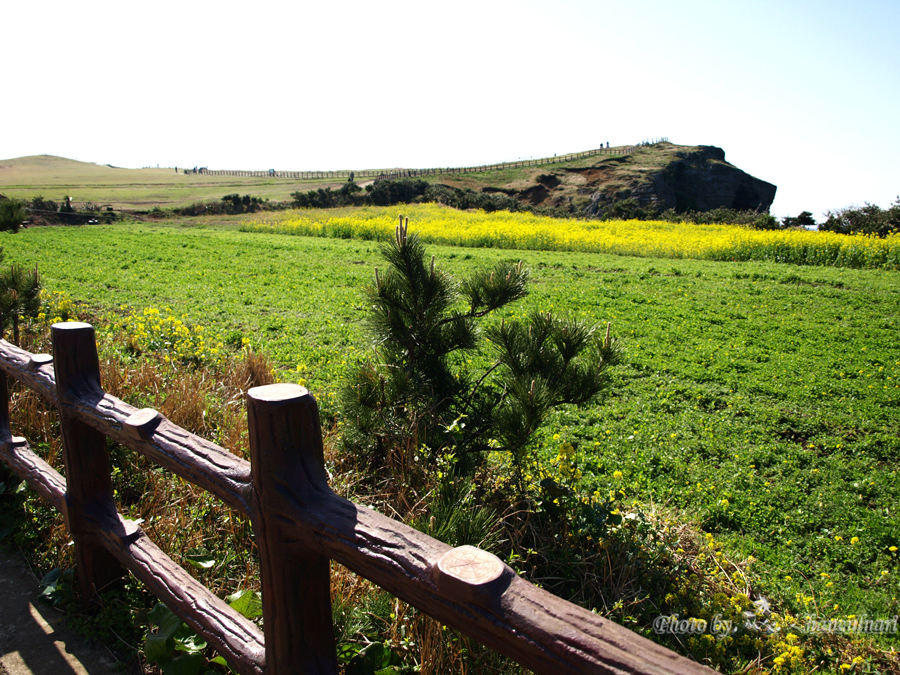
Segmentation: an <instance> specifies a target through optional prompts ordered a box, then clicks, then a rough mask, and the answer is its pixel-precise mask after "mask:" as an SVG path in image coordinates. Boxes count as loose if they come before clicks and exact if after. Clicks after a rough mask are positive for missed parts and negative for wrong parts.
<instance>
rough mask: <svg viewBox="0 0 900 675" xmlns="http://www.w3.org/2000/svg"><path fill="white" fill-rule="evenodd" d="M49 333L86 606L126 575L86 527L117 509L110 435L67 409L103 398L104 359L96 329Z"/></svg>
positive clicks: (62, 328)
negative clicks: (95, 514) (98, 513)
mask: <svg viewBox="0 0 900 675" xmlns="http://www.w3.org/2000/svg"><path fill="white" fill-rule="evenodd" d="M50 333H51V337H52V340H53V366H54V371H55V374H56V381H57V383H58V386H57V390H56V394H57V401H58V404H59V405H58V408H59V427H60V434H61V435H62V444H63V457H64V461H65V465H66V509H65V511H64V514H65V517H66V527H67V528H68V530H69V532H71V533H72V534H73V535H74V539H75V561H76V567H77V572H78V585H79V587H80V588H81V599H82V601H83V602H84V603H85V605H88V604H89V603H90V601H91V600H92V599H93V597H94V596H95V595H97V594H99V593H100V592H101V591H103V590H105V589H106V588H109V587H110V586H112V585H113V584H115V583H116V582H117V581H118V580H119V579H120V578H121V576H122V574H123V569H122V566H121V565H120V564H119V562H118V561H117V560H116V559H115V557H114V556H112V555H111V554H110V552H109V551H108V550H106V548H104V547H103V546H100V545H99V544H98V543H97V542H96V541H95V540H94V537H93V536H91V534H92V533H91V532H90V530H89V528H88V525H87V515H86V514H87V512H89V511H95V510H108V511H111V512H115V510H116V504H115V500H114V498H113V488H112V478H111V472H110V467H109V455H108V453H107V451H106V436H104V435H103V434H102V433H101V432H99V431H97V430H96V429H94V428H93V427H90V426H88V425H87V424H85V423H84V421H83V420H82V419H81V417H80V416H79V415H77V414H74V413H73V412H72V411H71V409H70V408H69V407H67V406H66V405H65V404H66V403H68V402H71V401H72V400H77V399H78V398H79V397H82V396H84V397H91V398H94V397H96V396H98V395H102V390H101V389H100V361H99V359H98V357H97V344H96V340H95V336H94V328H93V326H91V325H89V324H86V323H76V322H73V323H63V324H54V325H53V326H52V327H51V329H50ZM32 361H33V359H32ZM31 370H36V369H35V368H31Z"/></svg>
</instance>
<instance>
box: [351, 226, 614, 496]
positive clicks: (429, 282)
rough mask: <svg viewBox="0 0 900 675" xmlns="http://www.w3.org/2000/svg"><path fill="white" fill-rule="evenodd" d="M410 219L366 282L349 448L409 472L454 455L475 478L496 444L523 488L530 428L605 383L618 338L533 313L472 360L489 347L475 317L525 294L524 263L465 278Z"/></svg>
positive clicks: (429, 468) (507, 324)
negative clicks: (367, 335) (366, 354)
mask: <svg viewBox="0 0 900 675" xmlns="http://www.w3.org/2000/svg"><path fill="white" fill-rule="evenodd" d="M408 227H409V219H407V220H406V224H405V225H404V223H403V222H402V217H401V222H400V224H399V225H398V226H397V230H396V236H395V237H394V239H393V240H392V241H391V242H390V244H389V245H388V246H386V247H385V248H384V249H383V251H382V253H383V255H384V258H385V261H386V262H387V264H388V266H387V270H386V271H384V272H382V273H381V274H379V273H378V268H376V272H375V284H374V286H370V287H369V289H368V296H369V302H370V303H371V307H372V311H371V312H370V314H369V325H370V327H371V331H372V342H373V344H374V355H373V356H374V358H373V359H371V360H366V361H363V362H362V363H360V364H359V365H358V367H357V369H356V370H355V371H354V373H353V375H352V377H351V379H350V382H349V384H348V386H347V389H346V393H345V401H346V406H345V410H344V418H345V419H346V421H347V426H346V428H345V438H346V439H347V441H348V444H347V445H348V447H349V448H350V449H351V450H352V451H354V452H356V453H363V454H364V456H365V459H366V462H365V463H366V464H368V465H369V466H372V465H373V464H374V465H375V466H374V467H373V468H375V469H377V468H378V467H380V466H384V465H388V466H390V464H391V459H390V458H391V457H392V456H393V457H397V458H400V459H399V462H400V463H401V464H402V465H403V466H401V467H400V470H399V471H396V470H395V472H398V473H400V474H401V475H411V474H412V473H413V469H414V468H415V464H420V466H422V468H424V470H425V472H426V473H427V474H431V473H432V472H433V471H434V468H435V465H436V464H437V463H438V461H439V460H440V459H441V458H443V457H445V456H446V455H447V454H448V453H452V454H453V455H454V456H455V457H456V458H457V459H461V460H463V461H461V462H460V467H458V468H459V469H461V470H462V472H463V473H465V474H471V473H473V472H474V468H475V467H476V466H478V465H480V464H483V459H484V457H485V456H486V453H487V452H488V451H489V450H491V449H492V448H493V449H494V450H495V451H499V452H507V453H511V454H512V458H513V462H514V465H515V468H516V476H515V477H516V483H517V487H519V488H520V489H521V488H522V487H523V485H524V484H523V482H522V466H523V464H524V463H525V462H526V461H527V456H526V450H527V448H528V445H529V442H530V441H531V438H532V436H533V435H534V433H535V432H536V431H537V429H538V428H539V427H540V426H541V424H543V422H544V421H545V420H546V418H547V416H548V414H549V413H550V412H551V411H552V410H553V409H554V408H556V407H558V406H561V405H564V404H571V403H575V404H585V403H587V402H588V401H590V400H591V399H592V398H594V397H595V396H596V395H597V394H598V393H599V392H600V391H602V390H603V388H604V386H605V385H606V384H607V383H608V379H607V373H606V369H607V367H608V366H610V365H613V364H614V363H615V362H616V361H617V359H618V357H619V354H620V353H619V351H618V348H617V344H616V343H615V341H613V340H612V339H611V337H610V336H609V334H608V333H607V335H606V337H605V339H602V338H600V336H599V335H595V332H594V329H593V328H590V327H588V326H585V325H583V324H582V323H580V322H578V321H575V320H569V319H566V318H558V317H554V316H553V313H552V312H546V313H538V312H535V313H534V314H532V315H531V316H530V317H529V318H528V320H527V321H517V320H511V321H503V322H501V323H500V325H499V326H496V325H495V326H493V327H492V329H491V330H489V331H488V332H487V335H486V337H487V340H488V341H489V342H490V343H491V347H492V350H490V351H492V352H493V354H491V355H492V356H493V360H494V363H493V364H491V365H490V367H488V368H487V369H486V370H485V371H483V372H479V371H477V370H476V369H474V368H472V367H470V366H469V365H468V364H471V360H472V356H473V355H476V354H478V351H479V348H480V347H482V345H481V344H480V342H481V340H480V337H481V333H482V332H483V331H481V330H480V329H479V325H480V324H481V322H482V321H486V317H488V316H490V315H491V314H493V313H494V312H497V311H498V310H500V309H502V308H504V307H507V306H508V305H511V304H512V303H515V302H516V301H518V300H521V299H522V298H524V297H525V295H526V294H527V288H526V284H527V279H528V271H527V270H526V269H525V268H524V267H523V266H522V264H521V263H518V264H512V263H505V262H501V263H498V264H496V265H494V266H493V267H492V268H485V269H482V270H479V271H477V272H476V273H475V274H473V275H471V276H469V277H468V278H467V279H465V281H463V282H462V283H461V284H458V282H456V281H455V280H454V279H453V277H452V276H450V275H449V274H447V273H446V272H445V271H444V270H443V269H442V267H441V266H439V265H437V264H436V263H435V258H434V256H432V258H431V264H430V265H429V264H428V263H427V261H426V252H425V247H424V245H423V244H422V243H421V242H420V241H419V238H418V237H417V236H416V235H415V234H411V235H408ZM460 305H462V306H460ZM482 348H483V347H482ZM483 351H487V350H483ZM351 432H352V433H351ZM420 454H422V455H425V456H424V457H422V458H421V459H420V461H419V462H414V461H413V460H412V458H413V457H414V456H416V455H420ZM426 482H429V481H426ZM441 487H443V486H441V485H439V486H438V489H440V488H441Z"/></svg>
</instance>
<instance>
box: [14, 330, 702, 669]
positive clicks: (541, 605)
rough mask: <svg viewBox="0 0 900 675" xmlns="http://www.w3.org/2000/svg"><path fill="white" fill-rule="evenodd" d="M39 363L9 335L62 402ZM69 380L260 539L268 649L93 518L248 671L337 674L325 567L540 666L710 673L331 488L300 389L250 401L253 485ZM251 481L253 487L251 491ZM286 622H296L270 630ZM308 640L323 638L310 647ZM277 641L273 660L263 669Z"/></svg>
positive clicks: (175, 431)
mask: <svg viewBox="0 0 900 675" xmlns="http://www.w3.org/2000/svg"><path fill="white" fill-rule="evenodd" d="M31 356H32V355H30V354H28V353H27V352H24V351H23V350H19V349H18V348H15V347H13V346H12V345H9V344H8V343H5V342H3V341H0V369H2V370H5V371H7V372H9V373H10V374H12V375H14V376H15V377H17V378H18V379H20V380H22V381H23V382H25V383H26V385H28V386H31V387H32V388H34V389H36V390H37V391H39V392H41V393H42V394H44V395H45V396H47V397H48V398H50V399H51V400H53V399H54V398H55V394H56V388H57V387H56V380H55V379H54V377H53V374H52V372H50V370H49V369H50V366H49V365H48V364H46V363H42V361H45V359H37V360H35V359H32V358H31ZM66 382H78V383H80V384H78V386H74V387H73V386H72V385H71V384H67V385H66V386H67V390H68V392H69V394H68V397H67V400H66V402H65V403H63V404H61V406H60V407H61V411H62V410H65V415H72V416H76V417H78V418H79V419H81V420H83V421H85V422H87V424H88V425H89V426H90V427H92V428H93V429H95V430H96V431H100V432H103V433H106V434H108V435H109V436H110V437H112V438H114V439H115V440H118V441H119V442H121V443H123V444H125V445H127V446H129V447H132V448H135V449H138V450H141V451H142V452H144V453H145V454H147V455H148V456H149V457H151V458H153V459H155V460H156V461H158V463H160V464H161V465H163V466H165V467H167V468H170V469H171V470H173V471H174V472H176V473H178V474H179V475H182V476H184V477H185V478H188V479H189V480H192V482H195V483H196V484H197V485H200V486H201V487H206V488H207V489H209V490H210V491H211V492H213V493H215V494H218V495H219V496H220V497H222V498H223V500H224V501H226V502H227V503H229V504H231V505H232V506H235V507H236V508H239V509H240V510H242V511H243V512H244V513H250V514H251V517H252V518H253V521H254V529H255V531H256V536H257V542H258V543H259V545H260V554H261V564H262V568H263V572H262V575H263V589H264V611H267V612H268V614H267V616H266V626H267V628H268V629H269V630H271V631H273V632H272V633H271V634H270V636H269V639H268V640H266V641H264V640H263V638H262V636H261V635H260V634H259V631H258V630H257V629H256V628H255V626H253V624H252V623H250V622H248V621H246V620H245V619H243V617H240V616H239V615H237V614H236V613H235V612H233V610H231V609H230V608H228V607H227V605H225V603H223V602H222V601H221V600H218V599H216V598H214V596H212V597H211V594H210V593H209V591H207V590H206V589H205V588H203V587H202V586H201V585H200V584H199V583H197V582H196V581H195V580H193V578H192V577H190V575H188V574H187V573H186V572H185V571H184V570H182V569H181V568H180V567H178V566H177V565H175V563H174V562H172V561H171V560H170V559H168V558H167V557H166V556H165V555H164V554H163V553H162V552H161V551H160V550H159V549H158V548H156V547H155V546H154V545H153V544H152V542H150V541H149V540H148V539H147V537H146V535H144V533H143V532H142V531H141V530H140V528H139V527H137V526H136V525H135V524H134V523H131V522H130V521H125V520H124V519H122V517H121V516H119V515H118V514H116V513H115V511H114V510H110V509H109V506H108V505H107V504H105V503H104V502H103V501H102V500H100V501H96V502H93V503H92V504H91V505H90V508H86V509H82V530H83V532H84V534H83V535H82V538H87V539H89V540H94V541H96V542H97V543H102V544H103V546H104V547H105V548H106V549H108V550H109V551H111V552H112V554H113V556H114V557H115V558H116V559H118V560H119V561H121V562H122V564H124V565H125V566H127V567H128V568H129V569H131V570H132V572H133V573H134V574H135V575H136V576H138V577H139V578H141V579H142V580H143V581H144V582H145V583H147V584H148V586H149V587H150V588H151V589H152V590H153V591H154V593H156V594H157V596H158V597H159V598H160V599H161V600H163V602H165V603H166V604H167V605H168V606H170V607H171V608H172V610H173V611H175V612H176V613H177V614H178V615H179V616H181V617H182V618H183V619H184V620H185V621H186V622H188V623H189V624H190V625H191V626H192V627H194V629H195V630H198V631H199V632H201V633H202V634H204V635H205V636H206V637H207V638H208V639H209V640H210V643H211V644H213V645H214V647H215V648H216V649H217V650H218V651H220V653H222V654H223V655H224V656H225V657H226V658H227V659H228V660H229V662H231V663H233V664H235V668H236V669H237V670H238V672H240V673H242V675H243V674H246V675H251V674H252V675H263V673H267V674H269V675H276V674H277V675H282V674H283V673H286V672H287V673H294V672H315V673H319V672H323V673H333V672H334V670H332V668H333V661H332V659H333V658H334V657H333V641H332V638H331V635H332V633H331V631H332V628H331V620H330V613H326V612H325V611H324V610H323V607H324V604H323V603H322V602H321V598H323V597H325V596H327V591H328V579H327V560H328V559H329V558H330V559H333V560H336V561H337V562H339V563H341V564H343V565H344V566H346V567H348V568H349V569H351V570H353V571H355V572H357V573H358V574H360V575H362V576H364V577H366V578H368V579H370V580H372V581H373V582H375V583H376V584H378V585H379V586H381V587H382V588H384V589H385V590H387V591H388V592H390V593H392V594H393V595H395V596H397V597H398V598H400V599H402V600H404V601H406V602H408V603H410V604H411V605H413V606H415V607H417V608H418V609H420V610H422V611H423V612H425V613H427V614H429V615H431V616H432V617H434V618H436V619H438V620H439V621H441V622H443V623H445V624H446V625H448V626H451V627H453V628H456V629H458V630H460V631H461V632H463V633H465V634H467V635H469V636H471V637H473V638H474V639H476V640H478V641H480V642H482V643H483V644H485V645H487V646H488V647H490V648H493V649H495V650H496V651H498V652H500V653H503V654H506V655H507V656H509V657H511V658H513V659H515V660H516V661H518V662H520V663H522V664H523V665H525V666H526V667H528V668H530V669H531V670H533V671H534V672H536V673H546V674H547V675H564V674H573V675H574V674H576V673H577V674H582V675H587V674H588V673H591V674H594V673H648V674H650V673H653V674H660V673H697V674H699V673H710V672H712V671H710V670H709V669H707V668H705V667H703V666H701V665H699V664H697V663H695V662H693V661H691V660H689V659H686V658H684V657H682V656H679V655H677V654H675V653H674V652H672V651H670V650H668V649H666V648H664V647H662V646H660V645H657V644H656V643H653V642H651V641H649V640H646V639H644V638H642V637H640V636H638V635H636V634H635V633H633V632H631V631H629V630H628V629H626V628H624V627H622V626H620V625H618V624H615V623H613V622H611V621H608V620H606V619H603V618H602V617H600V616H598V615H596V614H593V613H591V612H589V611H587V610H585V609H582V608H580V607H578V606H576V605H573V604H571V603H568V602H566V601H564V600H561V599H560V598H557V597H556V596H553V595H552V594H550V593H547V592H546V591H543V590H541V589H538V588H536V587H535V586H533V585H532V584H529V583H528V582H527V581H525V580H523V579H521V578H520V577H518V576H517V575H516V574H515V573H514V572H513V570H512V569H510V568H509V567H508V566H507V565H505V564H504V563H503V562H502V561H500V560H499V559H497V558H495V557H493V556H491V555H490V554H485V553H484V552H479V551H477V550H470V547H460V548H459V549H451V547H449V546H448V545H446V544H444V543H442V542H440V541H437V540H435V539H432V538H431V537H428V536H427V535H424V534H422V533H421V532H418V531H417V530H414V529H413V528H411V527H408V526H406V525H404V524H403V523H399V522H397V521H394V520H392V519H390V518H388V517H387V516H384V515H382V514H379V513H377V512H375V511H374V510H372V509H369V508H366V507H363V506H359V505H356V504H354V503H352V502H350V501H348V500H345V499H342V498H340V497H338V496H337V495H335V494H334V493H333V492H332V491H331V490H330V488H329V487H328V485H327V476H326V473H325V471H324V467H323V464H322V446H321V430H320V428H319V420H318V411H317V408H316V404H315V399H313V397H312V396H310V395H309V394H308V393H307V392H305V391H302V392H301V391H298V390H299V389H301V388H299V387H296V385H287V386H285V385H276V386H274V387H272V388H265V387H264V388H258V390H256V391H254V392H253V396H251V397H250V399H252V401H253V403H251V404H250V408H251V410H252V411H253V412H251V415H250V430H251V431H250V433H251V438H254V439H255V440H253V441H252V443H253V445H254V446H255V447H256V452H255V453H254V455H253V460H254V462H253V464H254V466H253V467H252V468H253V470H254V474H253V480H251V466H250V464H249V463H247V462H245V461H244V460H240V459H239V458H237V457H234V456H233V455H231V454H230V453H228V452H227V451H225V450H223V449H222V448H219V447H218V446H215V445H214V444H211V443H208V442H206V441H201V439H198V438H196V437H195V436H192V435H191V434H189V433H188V432H186V431H184V430H183V429H180V428H179V427H177V426H175V425H173V424H171V423H170V422H168V421H167V420H165V419H164V418H162V417H161V416H160V415H158V413H155V411H138V410H137V409H135V408H134V407H132V406H128V405H127V404H124V403H123V402H122V401H119V400H118V399H116V398H114V397H112V396H109V395H107V394H104V393H103V392H102V390H101V389H100V388H99V381H98V382H97V385H96V387H94V386H93V384H92V382H91V380H90V378H81V379H80V380H78V379H77V378H76V379H71V378H70V379H69V380H67V381H66ZM291 387H294V388H293V389H291ZM260 390H263V391H260ZM73 391H75V395H73V394H72V392H73ZM0 393H2V392H0ZM248 400H249V399H248ZM61 416H63V413H62V412H61ZM2 422H3V419H2V410H0V453H2V454H3V456H4V458H7V457H11V458H12V462H13V463H15V465H16V466H18V467H19V468H20V470H22V471H23V472H25V473H30V474H31V475H32V477H33V478H34V479H35V480H36V482H37V483H39V484H43V485H44V486H45V488H44V489H45V490H46V492H47V494H48V495H49V497H48V498H49V499H51V501H53V499H57V500H59V489H60V482H59V481H61V478H60V477H59V476H58V474H56V477H55V478H54V476H53V474H55V472H54V471H53V470H52V469H51V468H49V467H46V465H42V464H41V462H42V460H40V459H39V458H36V456H34V455H33V453H31V452H30V450H29V451H27V452H26V450H27V446H26V445H25V444H24V443H23V442H22V439H15V440H14V439H13V438H12V437H11V436H10V435H9V430H8V424H7V425H6V426H3V424H2ZM262 448H267V449H268V448H275V449H276V450H277V449H278V448H281V450H280V451H277V452H269V451H268V450H265V451H263V450H262ZM285 449H286V450H287V451H285ZM48 471H49V473H48ZM257 472H259V475H257ZM263 474H264V476H265V477H262V476H263ZM192 477H193V478H192ZM29 482H31V480H30V479H29ZM254 482H255V483H256V486H255V487H256V489H257V491H258V495H257V496H255V497H254V491H253V487H254ZM54 495H55V496H54ZM63 508H65V505H64V504H63ZM282 556H283V559H282ZM323 560H324V561H325V567H324V569H323V568H322V566H321V564H322V561H323ZM285 561H287V562H285ZM291 561H292V562H291ZM292 564H297V565H299V566H294V567H291V565H292ZM279 589H281V590H280V591H279ZM266 596H268V598H269V601H268V609H267V610H266V609H265V603H266V599H265V598H266ZM307 596H309V597H312V598H316V599H315V600H314V601H313V602H311V603H310V606H309V607H307V608H303V607H300V608H299V609H297V608H293V609H292V608H291V605H292V604H293V605H296V604H298V603H297V601H296V598H297V597H301V598H306V597H307ZM279 598H280V599H281V600H284V599H286V600H287V601H288V602H280V601H279ZM299 604H302V603H299ZM285 608H286V609H285ZM285 612H287V614H285ZM326 614H327V616H326ZM286 617H287V618H286ZM279 624H283V625H287V626H292V628H290V629H288V630H285V629H277V628H275V627H274V626H277V625H279ZM298 627H299V628H298ZM295 629H296V630H295ZM298 635H299V638H298ZM310 635H312V636H317V637H313V638H312V639H311V638H310V637H309V636H310ZM319 637H321V638H322V640H324V641H325V642H324V644H326V645H327V647H328V650H331V652H330V655H324V653H325V651H327V650H321V649H320V650H319V651H318V652H317V654H319V655H317V656H315V657H314V658H313V657H310V656H309V655H308V654H307V655H306V656H305V657H304V656H303V655H300V657H299V658H300V659H303V658H306V659H307V661H306V662H307V664H310V663H311V664H312V665H311V666H307V665H304V666H303V668H304V669H299V668H297V667H296V666H294V665H291V664H289V663H287V664H286V665H284V666H281V665H275V664H276V663H277V662H278V661H277V660H278V659H283V660H284V661H285V662H287V661H289V660H291V659H293V658H294V656H293V655H295V654H296V653H297V651H296V645H297V644H301V645H309V644H310V642H313V643H315V642H316V641H317V640H318V638H319ZM292 643H293V644H292ZM266 645H268V649H269V653H270V654H272V655H275V656H274V658H275V661H272V660H269V665H268V667H266V665H265V664H266V661H267V657H266V656H265V650H266V648H267V647H266ZM314 646H315V645H314ZM320 646H321V645H320ZM301 651H302V650H301Z"/></svg>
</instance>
